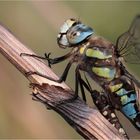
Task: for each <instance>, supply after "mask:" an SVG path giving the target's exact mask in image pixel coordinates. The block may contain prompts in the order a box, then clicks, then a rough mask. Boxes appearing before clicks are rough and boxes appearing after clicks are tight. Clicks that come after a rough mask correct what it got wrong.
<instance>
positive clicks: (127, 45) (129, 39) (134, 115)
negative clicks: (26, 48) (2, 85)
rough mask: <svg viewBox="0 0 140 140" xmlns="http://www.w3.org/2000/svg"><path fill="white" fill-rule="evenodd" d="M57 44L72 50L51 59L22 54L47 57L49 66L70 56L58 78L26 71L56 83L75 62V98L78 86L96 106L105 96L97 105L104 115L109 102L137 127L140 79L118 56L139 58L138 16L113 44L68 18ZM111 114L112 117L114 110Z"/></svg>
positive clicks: (139, 123) (83, 94)
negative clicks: (90, 82) (93, 85)
mask: <svg viewBox="0 0 140 140" xmlns="http://www.w3.org/2000/svg"><path fill="white" fill-rule="evenodd" d="M57 43H58V45H59V47H60V48H71V51H70V52H69V53H67V54H66V55H64V56H61V57H57V58H53V59H52V58H50V54H45V57H41V56H35V55H32V54H25V55H27V56H32V57H37V58H40V59H47V60H48V62H49V65H50V66H51V65H53V64H56V63H59V62H62V61H64V60H66V59H68V58H69V62H68V64H67V66H66V68H65V70H64V72H63V74H62V76H61V77H60V79H59V80H54V79H52V78H50V77H47V76H45V75H43V74H41V73H38V72H29V75H30V74H37V75H40V76H43V77H46V78H48V79H50V80H53V81H56V82H62V81H65V80H66V78H67V75H68V72H69V69H70V67H71V65H72V64H73V63H76V64H77V67H76V69H75V79H76V80H75V98H76V97H77V96H78V92H79V86H80V89H81V93H82V97H83V100H85V101H86V96H85V91H84V88H86V89H87V90H88V91H89V92H90V93H91V95H92V98H93V101H94V102H95V104H96V105H97V104H98V103H97V101H101V102H104V101H106V100H104V98H105V99H107V102H105V104H104V106H103V107H101V108H100V109H101V110H102V111H101V113H102V114H103V115H104V116H105V117H106V116H107V115H108V114H107V113H109V112H107V110H105V107H107V106H108V104H109V105H110V107H111V109H117V110H119V111H121V112H122V113H123V114H124V115H125V116H126V117H127V118H128V119H129V120H130V121H131V122H132V123H133V124H134V126H135V127H136V128H137V129H138V130H140V111H139V89H140V82H139V81H138V80H136V79H135V77H134V76H133V75H132V74H130V73H129V72H128V71H127V69H126V68H125V66H124V64H123V61H122V59H121V58H124V59H125V60H127V57H128V56H129V57H128V58H133V60H136V59H137V60H140V50H139V49H140V15H138V16H136V18H135V19H134V20H133V22H132V24H131V26H130V28H129V29H128V31H126V32H125V33H123V34H122V35H120V36H119V38H118V39H117V41H116V45H114V44H112V43H111V42H109V41H107V40H106V39H104V38H103V37H100V36H97V35H96V34H95V32H94V30H93V29H92V28H91V27H89V26H87V25H85V24H83V23H82V22H80V21H79V20H76V19H68V20H66V21H65V22H64V24H63V26H62V27H61V29H60V32H59V34H58V37H57ZM81 71H84V73H86V74H88V75H89V76H90V77H91V78H92V79H93V80H94V81H95V82H97V83H98V84H99V85H100V87H101V88H102V90H103V94H100V92H98V91H96V90H92V88H91V86H90V84H89V82H88V80H87V78H86V76H85V79H83V78H82V76H81ZM97 98H98V99H99V100H97ZM105 111H106V112H105ZM110 113H112V119H113V117H114V115H115V114H114V111H112V112H110ZM106 118H107V117H106ZM110 122H111V121H110ZM116 127H117V126H116ZM119 128H121V126H119Z"/></svg>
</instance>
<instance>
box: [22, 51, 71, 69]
mask: <svg viewBox="0 0 140 140" xmlns="http://www.w3.org/2000/svg"><path fill="white" fill-rule="evenodd" d="M71 54H72V53H71V52H69V53H67V54H66V55H64V56H60V57H57V58H53V59H52V58H50V55H51V53H48V54H47V53H45V54H44V55H45V57H42V56H37V55H34V54H28V53H21V54H20V56H28V57H34V58H38V59H43V60H47V61H48V66H49V67H51V65H53V64H56V63H60V62H62V61H64V60H66V59H67V58H69V57H70V56H71Z"/></svg>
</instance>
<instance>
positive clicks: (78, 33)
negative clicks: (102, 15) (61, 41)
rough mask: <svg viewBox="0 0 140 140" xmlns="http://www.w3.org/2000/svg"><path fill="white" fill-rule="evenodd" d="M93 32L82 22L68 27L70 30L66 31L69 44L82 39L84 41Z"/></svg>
mask: <svg viewBox="0 0 140 140" xmlns="http://www.w3.org/2000/svg"><path fill="white" fill-rule="evenodd" d="M92 34H93V29H92V28H90V27H88V26H86V25H84V24H81V23H80V24H77V25H75V26H73V27H71V28H70V30H69V31H68V32H67V35H66V36H67V39H68V42H69V44H71V45H76V44H78V43H80V42H82V41H84V40H85V39H86V38H88V37H89V36H91V35H92Z"/></svg>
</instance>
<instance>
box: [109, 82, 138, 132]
mask: <svg viewBox="0 0 140 140" xmlns="http://www.w3.org/2000/svg"><path fill="white" fill-rule="evenodd" d="M109 88H110V91H111V94H116V95H117V97H119V100H120V102H119V103H115V104H116V105H119V104H120V105H121V106H120V111H121V112H122V113H123V114H124V115H125V116H126V117H127V118H128V119H129V120H130V121H131V122H132V123H133V124H134V125H135V126H136V127H137V128H138V129H139V130H140V112H139V110H138V106H137V104H136V98H137V97H136V91H135V90H134V89H133V88H131V85H130V84H129V83H128V82H127V81H124V82H123V81H119V83H116V84H114V85H110V86H109ZM112 102H113V101H112Z"/></svg>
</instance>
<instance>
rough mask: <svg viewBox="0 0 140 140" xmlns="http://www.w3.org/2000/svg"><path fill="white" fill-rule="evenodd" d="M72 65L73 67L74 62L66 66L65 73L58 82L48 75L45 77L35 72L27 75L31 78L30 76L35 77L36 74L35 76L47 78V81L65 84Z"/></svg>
mask: <svg viewBox="0 0 140 140" xmlns="http://www.w3.org/2000/svg"><path fill="white" fill-rule="evenodd" d="M71 65H72V62H71V61H70V62H69V63H68V64H67V66H66V68H65V70H64V72H63V74H62V76H61V77H60V78H59V79H58V80H56V79H53V78H51V77H49V76H47V75H45V74H41V73H39V72H33V71H29V72H27V73H26V75H27V77H28V76H30V75H34V74H35V75H39V76H41V77H44V78H47V79H49V80H51V81H54V82H58V83H61V82H63V81H65V80H66V78H67V76H68V72H69V70H70V67H71Z"/></svg>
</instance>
